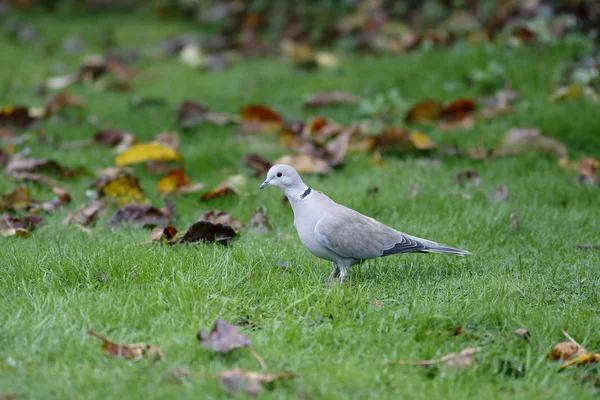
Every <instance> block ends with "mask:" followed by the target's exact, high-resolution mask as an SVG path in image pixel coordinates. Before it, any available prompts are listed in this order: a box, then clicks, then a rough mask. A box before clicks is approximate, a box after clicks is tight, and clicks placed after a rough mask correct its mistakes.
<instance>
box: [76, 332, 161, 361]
mask: <svg viewBox="0 0 600 400" xmlns="http://www.w3.org/2000/svg"><path fill="white" fill-rule="evenodd" d="M88 334H90V335H92V336H94V337H96V338H98V339H100V340H102V351H103V352H104V354H106V355H107V356H111V357H123V358H125V359H127V360H134V359H141V358H148V359H150V360H152V361H164V360H165V359H166V358H167V357H166V356H165V353H163V351H162V350H161V349H160V348H159V347H158V346H155V345H153V344H151V343H135V344H118V343H115V342H111V341H110V340H108V339H107V338H106V337H104V336H102V335H100V334H99V333H96V332H94V331H92V330H89V331H88Z"/></svg>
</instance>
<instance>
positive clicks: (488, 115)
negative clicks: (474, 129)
mask: <svg viewBox="0 0 600 400" xmlns="http://www.w3.org/2000/svg"><path fill="white" fill-rule="evenodd" d="M518 98H519V93H518V92H515V91H514V90H512V89H510V87H507V88H504V89H502V90H499V91H498V92H496V94H494V95H493V96H491V97H487V98H485V99H484V100H483V110H481V112H480V113H479V117H480V118H482V119H492V118H494V117H495V116H497V115H500V114H506V113H508V112H510V110H511V103H512V102H513V101H515V100H517V99H518Z"/></svg>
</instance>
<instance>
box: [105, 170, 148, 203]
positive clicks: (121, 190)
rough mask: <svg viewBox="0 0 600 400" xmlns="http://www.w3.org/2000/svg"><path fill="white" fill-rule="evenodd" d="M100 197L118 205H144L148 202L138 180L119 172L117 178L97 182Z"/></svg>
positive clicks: (110, 177)
mask: <svg viewBox="0 0 600 400" xmlns="http://www.w3.org/2000/svg"><path fill="white" fill-rule="evenodd" d="M96 188H97V192H98V197H99V198H101V199H106V200H107V201H109V202H112V203H115V204H117V205H121V206H123V205H126V204H132V203H134V204H143V203H146V202H147V201H148V200H147V199H146V195H145V194H144V191H143V189H142V187H141V186H140V181H139V180H138V178H136V177H134V176H133V175H131V174H127V173H125V174H123V173H120V172H119V175H117V176H116V177H112V176H109V177H107V178H100V179H99V180H98V181H97V182H96Z"/></svg>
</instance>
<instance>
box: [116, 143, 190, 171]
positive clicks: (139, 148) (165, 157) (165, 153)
mask: <svg viewBox="0 0 600 400" xmlns="http://www.w3.org/2000/svg"><path fill="white" fill-rule="evenodd" d="M177 160H181V155H180V154H179V153H178V152H177V151H176V150H174V149H173V148H171V147H169V146H165V145H164V144H162V143H159V142H149V143H141V144H134V145H132V146H131V147H130V148H128V149H127V150H126V151H124V152H123V153H121V154H119V155H118V156H117V158H116V160H115V164H116V165H117V166H123V165H128V164H135V163H140V162H145V161H177Z"/></svg>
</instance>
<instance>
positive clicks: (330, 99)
mask: <svg viewBox="0 0 600 400" xmlns="http://www.w3.org/2000/svg"><path fill="white" fill-rule="evenodd" d="M358 102H359V99H358V97H356V96H354V95H353V94H351V93H348V92H341V91H334V92H318V93H314V94H312V95H311V96H310V97H309V98H307V99H306V100H304V107H305V108H314V107H322V106H330V105H339V104H356V103H358Z"/></svg>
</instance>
